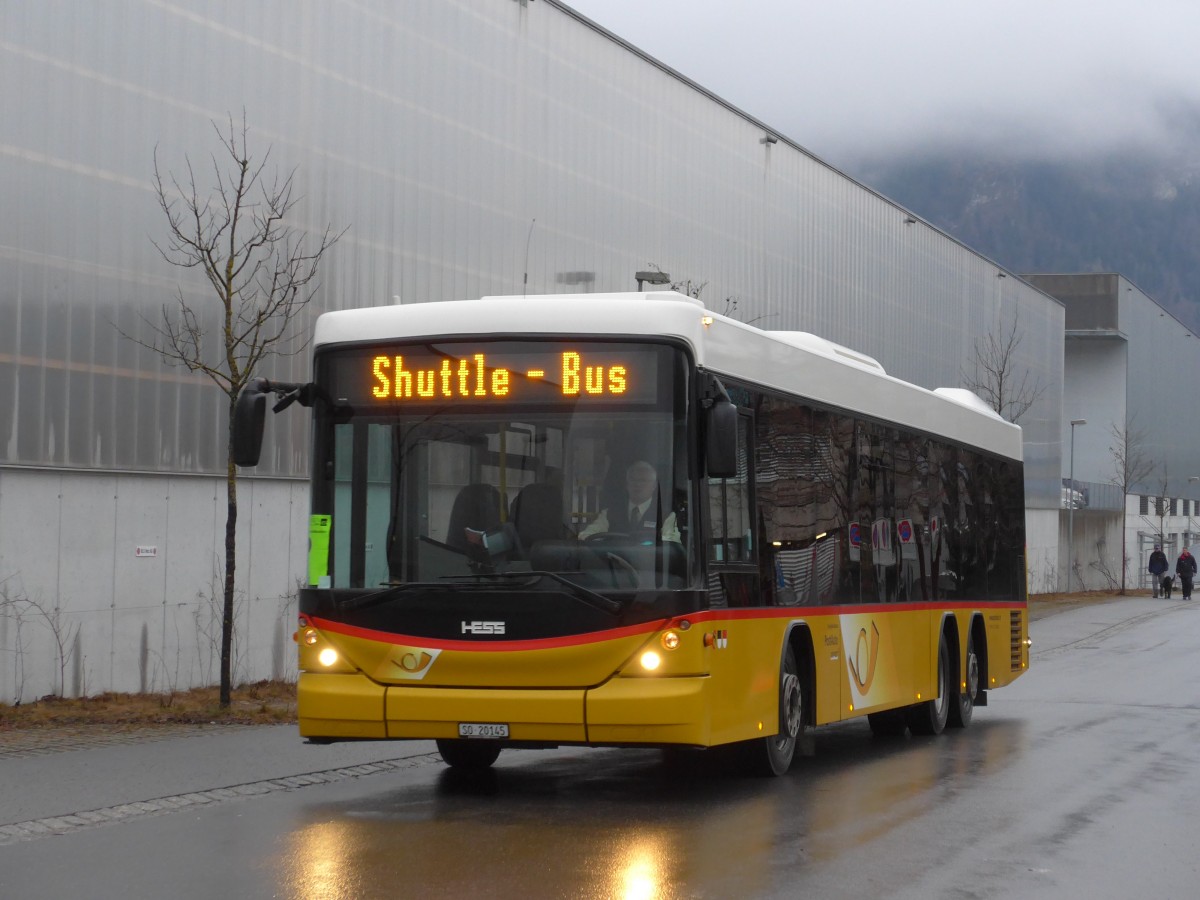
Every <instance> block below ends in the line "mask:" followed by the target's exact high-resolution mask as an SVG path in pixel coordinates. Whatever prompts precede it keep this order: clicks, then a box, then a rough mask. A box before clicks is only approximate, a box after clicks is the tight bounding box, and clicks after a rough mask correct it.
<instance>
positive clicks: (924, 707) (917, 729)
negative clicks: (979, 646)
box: [907, 634, 953, 734]
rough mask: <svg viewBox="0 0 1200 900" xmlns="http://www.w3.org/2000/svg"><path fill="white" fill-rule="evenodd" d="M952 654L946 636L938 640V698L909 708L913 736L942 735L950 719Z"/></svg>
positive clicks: (909, 722) (909, 721) (909, 724)
mask: <svg viewBox="0 0 1200 900" xmlns="http://www.w3.org/2000/svg"><path fill="white" fill-rule="evenodd" d="M952 683H953V682H952V681H951V679H950V652H949V650H947V648H946V636H945V635H944V634H943V635H941V637H939V638H938V685H937V689H938V692H937V696H936V697H934V698H932V699H931V700H926V701H925V702H924V703H918V704H916V705H915V706H910V707H908V710H907V718H908V728H909V731H911V732H912V733H913V734H941V733H942V732H943V731H945V729H946V720H947V719H949V718H950V691H951V688H950V685H951V684H952Z"/></svg>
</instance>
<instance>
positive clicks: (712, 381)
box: [700, 374, 738, 478]
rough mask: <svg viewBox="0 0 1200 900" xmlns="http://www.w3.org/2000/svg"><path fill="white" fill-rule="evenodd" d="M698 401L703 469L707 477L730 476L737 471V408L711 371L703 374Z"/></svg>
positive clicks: (734, 474)
mask: <svg viewBox="0 0 1200 900" xmlns="http://www.w3.org/2000/svg"><path fill="white" fill-rule="evenodd" d="M700 405H701V407H702V408H703V409H704V463H705V471H706V472H707V474H708V476H709V477H710V478H733V477H734V476H736V475H737V434H738V411H737V407H736V406H735V405H734V404H733V401H732V400H730V399H729V393H728V392H727V391H726V390H725V385H723V384H721V380H720V379H719V378H717V377H716V376H715V375H711V374H710V375H707V376H706V378H705V381H704V383H703V385H702V389H701V394H700Z"/></svg>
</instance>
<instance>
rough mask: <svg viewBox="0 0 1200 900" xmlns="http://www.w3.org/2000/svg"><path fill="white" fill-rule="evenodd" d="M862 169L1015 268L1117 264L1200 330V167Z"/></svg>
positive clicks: (949, 163) (960, 161) (1086, 164)
mask: <svg viewBox="0 0 1200 900" xmlns="http://www.w3.org/2000/svg"><path fill="white" fill-rule="evenodd" d="M851 174H853V175H854V176H855V177H856V178H858V179H859V180H861V181H863V182H864V183H865V184H868V185H870V186H871V187H873V188H875V189H876V190H878V191H880V192H881V193H883V194H884V195H886V196H888V197H891V198H892V199H893V200H895V201H896V202H898V203H900V204H901V205H903V206H905V207H907V208H908V209H910V210H912V211H913V212H915V213H917V214H918V215H920V216H922V217H923V218H925V219H927V220H928V221H929V222H931V223H932V224H934V225H936V226H937V227H939V228H941V229H943V230H945V231H947V232H949V233H950V234H952V235H953V236H954V237H956V238H957V239H959V240H961V241H962V242H963V243H965V244H967V245H968V246H970V247H972V248H974V249H975V250H977V251H979V252H980V253H982V254H984V255H985V256H988V257H990V258H991V259H994V260H995V261H996V262H997V263H999V264H1000V265H1002V266H1004V267H1005V268H1007V269H1010V270H1012V271H1015V272H1119V273H1120V274H1122V275H1124V276H1125V277H1126V278H1128V279H1129V280H1130V281H1132V282H1133V283H1134V284H1136V285H1137V286H1138V287H1139V288H1141V289H1142V290H1143V291H1145V292H1146V293H1147V294H1149V295H1150V296H1151V297H1152V298H1153V299H1154V300H1156V301H1157V302H1158V303H1159V304H1161V305H1162V306H1164V307H1165V308H1166V309H1168V310H1170V311H1171V312H1172V313H1173V314H1174V315H1175V316H1176V317H1177V318H1179V319H1180V321H1182V322H1183V323H1184V324H1186V325H1187V326H1189V327H1190V328H1191V329H1192V330H1193V331H1200V177H1198V176H1200V171H1198V170H1197V169H1196V167H1193V166H1188V165H1184V164H1180V163H1178V162H1167V161H1154V160H1150V159H1147V158H1134V157H1131V156H1120V155H1115V156H1110V157H1106V158H1104V159H1093V160H1086V161H1073V162H1049V161H1028V160H1025V161H1014V160H1008V161H1000V160H982V159H979V158H978V157H972V156H968V155H966V154H962V155H956V154H949V153H931V154H929V155H926V156H920V157H916V156H914V157H910V158H906V159H902V160H876V161H874V162H867V163H863V164H861V165H859V166H858V167H857V171H854V170H852V171H851Z"/></svg>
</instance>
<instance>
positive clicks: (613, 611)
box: [488, 569, 625, 616]
mask: <svg viewBox="0 0 1200 900" xmlns="http://www.w3.org/2000/svg"><path fill="white" fill-rule="evenodd" d="M535 576H538V577H542V578H549V579H550V580H551V581H557V582H558V583H559V584H561V585H564V586H565V587H568V588H570V589H571V591H572V593H573V594H574V595H575V596H576V597H577V598H579V599H580V600H582V601H583V602H585V603H586V604H588V606H592V607H595V608H596V609H598V610H600V612H606V613H608V614H609V615H613V616H619V615H620V614H621V611H622V610H624V609H625V605H624V604H623V603H621V602H620V601H618V600H613V599H612V598H610V597H605V596H604V595H603V594H598V593H596V592H595V591H593V590H592V589H591V588H585V587H584V586H583V585H582V584H576V583H575V582H574V581H571V580H570V579H569V578H564V577H563V576H561V575H559V574H558V573H557V572H544V571H541V570H538V569H534V570H533V571H530V572H492V573H490V574H489V575H488V577H489V578H532V577H535Z"/></svg>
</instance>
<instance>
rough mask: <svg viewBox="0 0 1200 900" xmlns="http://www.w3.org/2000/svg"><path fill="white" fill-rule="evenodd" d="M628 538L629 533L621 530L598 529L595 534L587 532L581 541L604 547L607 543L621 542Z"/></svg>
mask: <svg viewBox="0 0 1200 900" xmlns="http://www.w3.org/2000/svg"><path fill="white" fill-rule="evenodd" d="M628 540H629V535H627V534H625V532H623V531H600V532H597V533H596V534H589V535H588V536H587V537H585V538H584V539H583V542H584V543H585V544H592V545H593V546H596V547H604V546H607V545H608V544H623V543H625V542H626V541H628Z"/></svg>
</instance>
